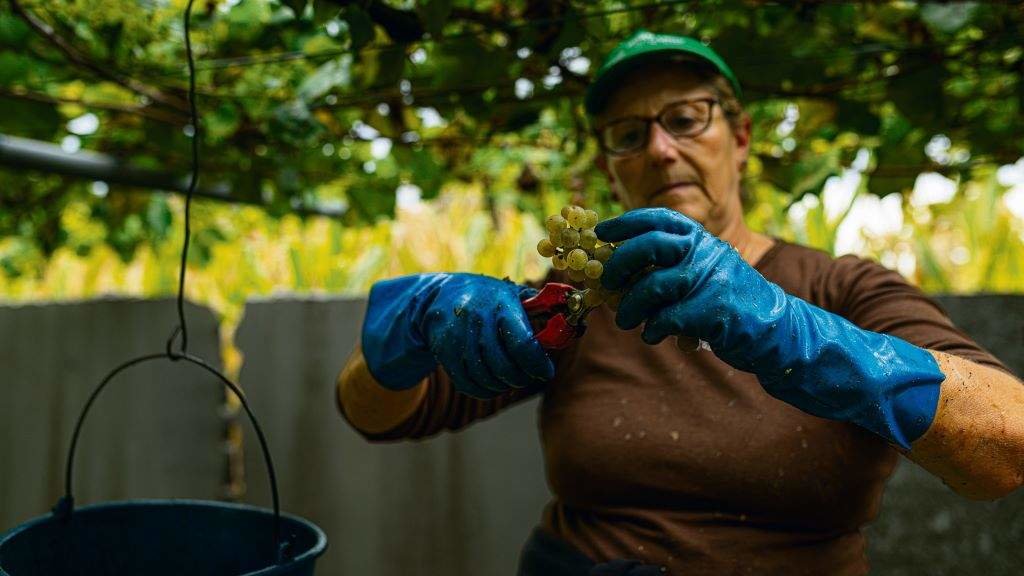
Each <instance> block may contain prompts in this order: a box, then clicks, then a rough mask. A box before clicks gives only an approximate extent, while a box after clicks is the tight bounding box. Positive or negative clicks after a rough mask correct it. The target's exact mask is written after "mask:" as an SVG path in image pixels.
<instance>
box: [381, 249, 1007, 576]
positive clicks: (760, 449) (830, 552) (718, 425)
mask: <svg viewBox="0 0 1024 576" xmlns="http://www.w3.org/2000/svg"><path fill="white" fill-rule="evenodd" d="M756 268H757V270H758V271H759V272H760V273H761V274H762V275H764V276H765V277H766V278H767V279H768V280H770V281H772V282H775V283H776V284H778V285H779V286H781V287H782V288H783V290H785V291H786V292H788V293H790V294H792V295H795V296H797V297H800V298H803V299H804V300H806V301H808V302H810V303H812V304H815V305H817V306H820V307H822V308H825V309H827V310H830V311H832V312H834V313H836V314H839V315H841V316H843V317H845V318H847V319H849V320H850V321H852V322H853V323H855V324H857V325H858V326H861V327H862V328H865V329H868V330H872V331H876V332H884V333H888V334H892V335H895V336H898V337H900V338H903V339H904V340H907V341H908V342H911V343H913V344H916V345H917V346H920V347H923V348H927V349H931V350H938V351H942V352H947V353H950V354H954V355H957V356H960V357H963V358H966V359H969V360H972V361H974V362H977V363H979V364H983V365H987V366H993V367H996V368H999V369H1002V370H1005V371H1007V372H1008V370H1007V369H1006V367H1005V366H1004V365H1003V364H1002V363H1000V362H999V360H997V359H996V358H994V357H993V356H992V355H991V354H989V353H988V352H987V351H985V350H984V349H982V348H981V347H980V346H978V345H977V344H976V343H974V342H973V341H972V340H970V339H969V338H968V337H967V336H966V335H964V334H963V333H962V332H960V331H959V330H958V329H956V328H955V327H954V326H953V325H952V323H951V322H950V321H949V319H948V318H947V317H946V315H945V314H944V312H943V311H942V310H941V309H940V308H939V306H938V305H937V304H936V303H935V302H934V301H932V300H930V299H929V298H927V297H926V296H924V295H923V294H922V293H921V292H920V291H919V290H918V289H917V288H915V287H913V286H911V285H909V284H908V283H907V282H906V281H905V280H904V279H903V278H902V277H901V276H900V275H899V274H897V273H896V272H893V271H890V270H888V269H886V268H884V267H882V266H881V265H879V264H877V263H875V262H872V261H869V260H864V259H861V258H857V257H854V256H843V257H840V258H838V259H833V258H832V257H831V256H829V255H828V254H826V253H824V252H821V251H818V250H813V249H810V248H806V247H802V246H798V245H795V244H791V243H787V242H784V241H781V240H776V243H775V245H774V246H773V247H772V248H771V249H770V250H769V251H768V252H767V253H766V254H765V255H764V256H763V257H762V258H761V260H760V261H759V262H758V263H757V265H756ZM587 323H588V329H587V332H586V334H585V335H584V336H583V338H582V339H581V340H580V341H579V342H578V343H577V344H576V345H574V346H572V347H571V348H569V349H567V350H565V351H563V352H562V353H560V354H559V355H558V356H557V359H556V365H557V370H556V376H555V379H554V381H553V382H551V383H550V384H549V385H548V386H547V388H546V389H545V390H544V391H543V400H542V402H541V406H540V432H541V442H542V445H543V450H544V460H545V465H546V469H547V478H548V483H549V485H550V487H551V489H552V491H553V493H554V500H553V501H552V502H551V503H550V504H549V505H548V506H547V508H546V509H545V511H544V513H543V521H542V525H543V526H544V527H545V528H546V529H547V530H549V531H550V532H551V533H553V534H554V535H556V536H558V537H561V538H562V539H564V540H566V541H568V542H569V543H571V544H572V545H573V546H575V547H576V548H578V549H579V550H580V551H582V552H583V553H584V554H586V555H587V556H589V557H591V558H592V559H594V560H595V561H606V560H610V559H614V558H635V559H639V560H643V561H644V562H646V563H650V564H656V565H661V566H664V567H665V568H666V570H665V572H666V573H668V574H677V575H686V576H699V575H714V576H723V575H729V574H748V573H749V574H787V575H791V576H797V575H800V574H808V575H821V574H830V575H832V574H834V575H860V574H866V573H867V572H868V562H867V559H866V556H865V540H864V536H863V535H862V534H861V527H863V526H864V525H865V524H866V523H867V522H870V521H871V520H872V519H874V518H875V516H876V515H877V514H878V509H879V504H880V502H881V498H882V490H883V487H884V485H885V481H886V479H887V478H888V477H889V475H890V474H891V473H892V471H893V469H894V467H895V465H896V462H897V458H898V453H897V452H896V450H895V449H894V448H892V447H891V446H890V445H889V444H888V443H886V442H885V441H884V440H882V439H881V438H880V437H878V436H875V435H874V434H872V433H871V432H868V431H867V430H865V429H863V428H860V427H858V426H856V425H853V424H848V423H843V422H836V421H831V420H826V419H823V418H818V417H816V416H811V415H809V414H806V413H804V412H802V411H800V410H798V409H797V408H794V407H792V406H790V405H788V404H786V403H784V402H782V401H780V400H777V399H775V398H773V397H771V396H769V395H768V394H767V393H766V392H765V391H764V390H763V389H762V388H761V385H760V384H759V383H758V381H757V379H756V377H755V376H754V375H752V374H749V373H746V372H741V371H737V370H734V369H732V368H731V367H730V366H729V365H727V364H725V363H724V362H722V361H721V360H719V359H718V358H717V357H716V356H715V355H714V354H713V353H712V352H711V351H709V350H700V351H697V352H691V353H683V352H680V351H679V350H678V349H677V348H676V344H675V339H674V338H669V339H667V340H665V341H664V342H662V343H661V344H659V345H657V346H649V345H647V344H645V343H644V342H643V341H642V340H641V339H640V329H639V328H638V329H636V330H632V331H628V332H624V331H622V330H619V329H618V328H617V327H616V326H615V323H614V312H613V311H611V310H610V309H608V308H607V307H601V308H598V309H597V310H594V311H593V312H592V313H591V314H590V316H589V317H588V320H587ZM530 395H531V394H530V393H525V392H521V391H517V392H513V393H509V394H506V395H504V396H502V397H499V398H497V399H494V400H489V401H481V400H475V399H472V398H469V397H466V396H463V395H461V394H455V393H454V392H453V390H452V387H451V384H450V382H449V381H448V379H447V377H446V376H445V374H444V372H443V371H441V370H438V371H437V372H436V373H435V374H434V375H433V376H432V377H431V379H430V385H429V390H428V392H427V396H426V400H425V401H424V402H423V405H422V406H421V407H420V409H419V410H418V411H417V412H416V413H415V414H414V415H413V416H412V417H411V418H410V419H409V420H408V421H407V422H405V423H404V424H403V425H401V426H400V427H398V428H397V429H395V430H392V431H390V432H388V433H385V434H380V435H377V436H376V437H377V438H379V439H396V438H422V437H425V436H430V435H433V434H436V433H438V432H440V431H442V430H445V429H448V430H456V429H459V428H462V427H464V426H466V425H468V424H469V423H471V422H473V421H474V420H477V419H480V418H483V417H486V416H490V415H492V414H494V413H496V412H498V411H500V410H501V409H503V408H505V407H508V406H510V405H511V404H514V403H516V402H518V401H521V400H523V399H525V398H527V397H529V396H530Z"/></svg>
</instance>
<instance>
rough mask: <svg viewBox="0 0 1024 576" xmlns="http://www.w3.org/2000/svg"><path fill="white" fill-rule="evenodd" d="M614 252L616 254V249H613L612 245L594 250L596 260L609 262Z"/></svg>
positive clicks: (603, 245)
mask: <svg viewBox="0 0 1024 576" xmlns="http://www.w3.org/2000/svg"><path fill="white" fill-rule="evenodd" d="M612 252H614V249H612V245H611V244H602V245H601V246H598V247H597V248H595V249H594V260H597V261H598V262H607V261H608V259H609V258H611V257H612Z"/></svg>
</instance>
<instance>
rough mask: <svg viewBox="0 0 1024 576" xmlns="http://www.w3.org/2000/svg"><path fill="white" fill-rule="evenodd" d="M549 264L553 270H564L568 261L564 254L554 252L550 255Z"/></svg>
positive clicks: (567, 265)
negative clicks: (554, 253)
mask: <svg viewBox="0 0 1024 576" xmlns="http://www.w3.org/2000/svg"><path fill="white" fill-rule="evenodd" d="M551 266H552V267H554V269H555V270H565V269H566V268H568V267H569V263H568V262H567V261H566V259H565V255H564V254H556V255H554V256H552V257H551Z"/></svg>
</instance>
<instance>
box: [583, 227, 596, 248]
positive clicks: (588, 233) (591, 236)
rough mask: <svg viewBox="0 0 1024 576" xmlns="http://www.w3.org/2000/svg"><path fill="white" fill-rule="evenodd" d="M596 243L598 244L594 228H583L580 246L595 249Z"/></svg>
mask: <svg viewBox="0 0 1024 576" xmlns="http://www.w3.org/2000/svg"><path fill="white" fill-rule="evenodd" d="M596 244H597V234H595V233H594V230H593V229H591V228H587V229H586V230H583V231H582V232H580V247H581V248H584V249H586V250H593V248H594V246H595V245H596Z"/></svg>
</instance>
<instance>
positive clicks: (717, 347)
mask: <svg viewBox="0 0 1024 576" xmlns="http://www.w3.org/2000/svg"><path fill="white" fill-rule="evenodd" d="M596 232H597V235H598V237H599V238H600V239H602V240H604V241H606V242H616V243H619V242H621V243H622V245H621V246H620V247H619V248H617V249H616V251H615V253H614V254H613V255H612V257H611V258H610V259H609V260H608V261H607V262H606V263H605V267H604V274H603V275H602V277H601V281H602V283H603V284H604V286H605V287H606V288H608V289H610V290H625V292H624V294H623V297H622V301H621V303H620V304H619V309H618V313H617V315H616V318H615V321H616V324H618V325H619V327H620V328H623V329H626V330H628V329H632V328H636V327H637V326H639V325H640V323H641V322H644V323H645V326H644V330H643V333H642V338H643V340H644V341H645V342H647V343H648V344H656V343H658V342H661V341H662V340H663V339H665V338H666V337H667V336H669V335H686V336H690V337H695V338H700V339H702V340H704V341H706V342H707V343H708V344H709V345H710V346H711V349H712V350H713V351H714V352H715V354H716V355H717V356H718V357H719V358H721V359H722V360H723V361H725V362H726V363H728V364H729V365H731V366H733V367H734V368H737V369H739V370H743V371H746V372H751V373H753V374H755V375H757V377H758V380H759V381H760V382H761V384H762V385H763V386H764V388H765V390H767V391H768V393H769V394H771V395H772V396H774V397H776V398H778V399H780V400H783V401H785V402H788V403H789V404H792V405H793V406H796V407H797V408H799V409H801V410H803V411H805V412H809V413H811V414H814V415H816V416H821V417H823V418H830V419H833V420H842V421H846V422H853V423H855V424H858V425H860V426H863V427H864V428H867V429H868V430H871V431H872V432H874V433H876V434H878V435H879V436H882V437H883V438H885V439H887V440H889V441H890V442H893V443H895V444H897V445H899V446H900V447H902V448H903V449H906V450H909V449H910V443H911V442H913V441H914V440H916V439H917V438H919V437H920V436H921V435H922V434H924V433H925V432H926V431H927V430H928V427H929V426H930V425H931V422H932V420H933V419H934V417H935V410H936V405H937V403H938V398H939V386H940V384H941V383H942V381H943V380H944V378H945V376H944V375H943V373H942V372H941V371H940V370H939V367H938V364H937V363H936V362H935V359H934V358H933V357H932V355H931V354H929V353H928V352H927V351H925V350H924V349H922V348H918V347H916V346H914V345H912V344H909V343H908V342H906V341H904V340H901V339H899V338H896V337H893V336H889V335H885V334H878V333H875V332H870V331H867V330H863V329H861V328H859V327H857V326H856V325H854V324H853V323H851V322H849V321H847V320H846V319H844V318H842V317H840V316H837V315H835V314H833V313H831V312H828V311H826V310H823V309H821V308H818V307H816V306H814V305H811V304H808V303H807V302H805V301H803V300H801V299H799V298H797V297H795V296H791V295H788V294H786V293H785V292H784V291H783V290H782V288H780V287H779V286H777V285H776V284H773V283H771V282H769V281H768V280H766V279H765V278H764V277H763V276H761V274H760V273H758V272H757V271H756V270H755V269H754V268H752V267H751V266H750V265H748V264H747V263H746V262H745V261H744V260H743V259H742V258H741V257H740V255H739V253H738V252H736V250H735V249H733V248H732V247H731V246H729V245H728V244H726V243H725V242H723V241H721V240H719V239H718V238H717V237H715V236H714V235H712V234H710V233H709V232H707V231H706V230H704V228H703V227H702V226H701V225H700V224H698V223H697V222H695V221H693V220H691V219H690V218H688V217H686V216H684V215H682V214H680V213H678V212H675V211H673V210H668V209H665V208H647V209H641V210H633V211H631V212H627V213H626V214H624V215H622V216H619V217H618V218H613V219H611V220H607V221H605V222H602V223H600V224H598V225H597V229H596ZM650 266H653V267H654V270H653V271H651V272H649V273H646V274H644V271H645V270H647V269H648V267H650ZM637 275H642V276H641V277H639V279H637V280H635V281H633V279H634V278H636V277H637Z"/></svg>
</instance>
